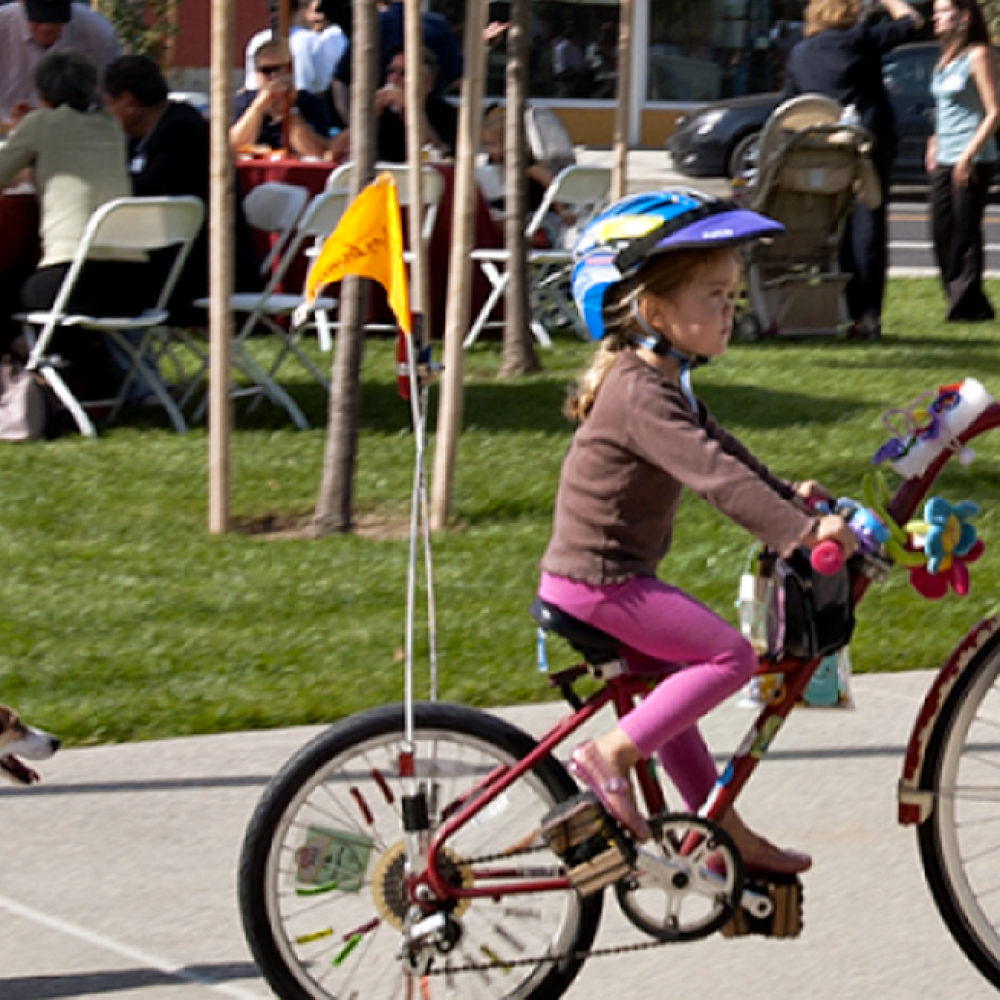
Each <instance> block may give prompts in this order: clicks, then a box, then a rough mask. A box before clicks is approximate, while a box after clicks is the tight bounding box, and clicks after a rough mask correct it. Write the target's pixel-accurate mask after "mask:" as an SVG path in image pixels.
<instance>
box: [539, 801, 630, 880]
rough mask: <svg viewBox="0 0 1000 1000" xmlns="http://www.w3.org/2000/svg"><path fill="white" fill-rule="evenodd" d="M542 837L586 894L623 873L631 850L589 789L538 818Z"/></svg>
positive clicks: (567, 872) (568, 874)
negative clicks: (540, 820)
mask: <svg viewBox="0 0 1000 1000" xmlns="http://www.w3.org/2000/svg"><path fill="white" fill-rule="evenodd" d="M541 834H542V838H543V839H544V840H545V842H546V843H547V844H548V846H549V847H550V849H551V850H552V851H553V852H554V853H556V854H558V855H559V857H560V858H562V860H563V861H564V862H565V864H566V874H567V876H568V877H569V880H570V881H571V882H572V883H573V887H574V888H575V889H576V890H577V892H579V893H580V895H581V896H589V895H591V893H594V892H598V891H599V890H601V889H603V888H604V887H605V886H608V885H611V884H612V883H613V882H617V881H618V880H619V879H620V878H623V877H624V876H625V875H627V874H628V873H629V872H630V871H631V869H632V864H633V862H634V860H635V855H634V851H633V850H632V848H631V847H630V846H629V844H628V843H627V842H626V841H625V839H624V838H623V837H622V835H621V832H620V831H619V830H618V829H617V828H616V827H615V825H614V824H613V823H612V821H611V819H610V818H609V816H608V815H607V813H605V811H604V810H603V809H602V808H601V805H600V803H599V802H598V801H597V798H596V797H595V796H594V794H593V793H592V792H583V793H581V794H580V795H574V796H573V797H572V798H570V799H567V800H566V801H565V802H561V803H560V804H559V805H558V806H556V807H555V809H552V810H551V811H550V812H548V813H547V814H546V815H545V817H544V818H543V819H542V825H541Z"/></svg>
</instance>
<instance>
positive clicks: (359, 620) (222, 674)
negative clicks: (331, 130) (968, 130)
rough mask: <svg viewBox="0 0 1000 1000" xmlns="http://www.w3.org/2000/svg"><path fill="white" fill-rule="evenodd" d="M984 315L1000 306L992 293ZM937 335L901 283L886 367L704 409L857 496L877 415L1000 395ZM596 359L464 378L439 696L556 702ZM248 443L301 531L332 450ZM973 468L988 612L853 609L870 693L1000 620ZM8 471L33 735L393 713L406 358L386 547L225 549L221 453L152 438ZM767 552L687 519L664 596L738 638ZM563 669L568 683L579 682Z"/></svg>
mask: <svg viewBox="0 0 1000 1000" xmlns="http://www.w3.org/2000/svg"><path fill="white" fill-rule="evenodd" d="M991 292H992V295H993V298H994V300H1000V288H998V287H993V288H992V289H991ZM943 314H944V307H943V301H942V296H941V293H940V291H939V288H938V286H937V285H936V283H934V282H932V281H930V280H895V281H893V282H892V283H891V285H890V294H889V303H888V310H887V315H886V318H885V320H886V322H885V327H886V339H885V340H884V341H883V342H882V343H880V344H856V343H848V342H845V341H843V340H836V341H834V340H825V339H818V340H815V341H813V342H794V343H792V342H765V343H757V344H737V345H734V347H733V348H732V349H731V351H730V352H729V354H728V355H727V356H726V357H725V358H724V359H722V360H721V361H720V362H717V363H714V364H712V365H711V366H709V367H708V368H706V369H703V370H702V371H699V372H698V374H697V376H696V384H697V387H698V390H699V392H700V394H701V395H703V397H704V398H705V399H706V401H707V402H708V404H709V406H710V407H711V409H712V410H713V412H714V414H715V415H716V416H717V417H718V418H719V420H720V421H721V422H722V423H723V424H724V425H726V426H727V427H729V428H730V429H731V430H733V431H734V432H735V433H737V434H738V435H740V436H741V437H743V438H744V439H745V440H746V441H747V442H748V443H749V444H750V445H751V447H752V448H753V449H754V451H755V452H756V453H757V454H759V455H760V456H761V458H763V459H764V460H765V461H766V462H768V464H770V465H771V466H772V467H773V468H774V469H775V470H776V471H777V472H779V473H780V474H782V475H786V476H788V477H791V478H805V477H814V478H817V479H820V480H821V481H823V482H824V483H826V484H827V485H828V486H829V487H830V488H831V489H832V490H833V491H834V492H836V493H840V494H847V495H855V496H859V495H860V491H861V481H862V477H863V475H864V473H865V471H866V470H867V469H868V468H869V467H870V456H871V455H872V454H873V453H874V451H875V450H876V448H877V447H878V446H879V445H880V444H881V443H882V441H883V440H884V439H885V436H886V435H885V432H884V429H883V427H882V425H881V420H880V417H881V414H882V412H883V411H884V410H886V409H887V408H889V407H891V406H899V405H903V404H906V403H908V402H909V401H910V400H912V399H913V398H914V397H915V396H916V395H917V394H918V393H919V392H921V391H923V390H925V389H930V388H934V387H936V386H937V385H939V384H943V383H948V382H952V381H957V380H959V379H961V378H962V377H964V376H966V375H973V376H975V377H977V378H979V379H980V380H981V381H982V382H984V383H985V385H986V386H987V387H988V388H990V389H992V390H993V391H994V392H1000V326H997V325H995V324H982V325H979V326H971V325H970V326H963V325H951V326H948V325H945V324H944V323H942V322H941V317H942V316H943ZM590 350H591V349H590V348H589V347H588V346H587V345H584V344H580V343H578V342H561V343H559V344H557V346H556V347H555V348H553V349H552V350H551V351H546V352H543V354H542V362H543V364H544V366H545V372H544V373H543V374H541V375H540V376H536V377H532V378H524V379H518V380H513V381H504V382H501V381H498V380H497V379H496V378H495V375H494V373H495V370H496V367H497V364H498V361H499V349H498V347H497V346H496V345H486V344H484V345H477V347H476V348H474V349H473V350H472V351H471V352H470V354H469V355H468V356H467V372H466V374H467V390H466V414H465V430H464V434H463V437H462V442H461V450H460V455H459V463H458V478H457V483H456V492H455V498H456V511H455V515H456V526H455V528H454V529H453V530H451V531H449V532H447V533H445V534H442V535H441V536H439V537H437V538H436V540H435V544H434V558H435V570H436V583H437V595H436V596H437V605H438V633H439V637H438V647H439V657H440V678H441V681H440V684H441V695H442V697H445V698H448V699H454V700H462V701H467V702H470V703H474V704H479V705H491V704H504V703H512V702H517V701H524V700H531V699H544V698H548V697H551V694H550V693H549V691H548V689H547V687H546V685H545V683H544V680H543V679H542V678H541V677H540V676H539V675H538V674H537V672H536V669H535V665H534V627H533V623H532V622H531V620H530V618H529V616H528V614H527V606H528V604H529V602H530V600H531V597H532V595H533V592H534V587H535V583H536V580H537V560H538V558H539V557H540V555H541V553H542V551H543V549H544V547H545V543H546V540H547V537H548V532H549V522H550V516H551V507H552V499H553V496H554V493H555V489H556V481H557V477H558V472H559V465H560V461H561V459H562V455H563V453H564V451H565V448H566V446H567V443H568V441H569V436H570V433H571V428H570V426H569V425H568V424H567V423H566V422H565V421H564V419H563V418H562V417H561V415H560V412H559V408H560V404H561V402H562V400H563V398H564V396H565V393H566V389H567V386H568V384H569V383H570V382H571V381H572V378H573V376H574V375H575V373H576V372H577V371H578V370H579V369H580V368H581V367H582V366H583V365H584V364H586V361H587V358H588V357H589V354H590ZM291 388H292V390H293V392H294V393H295V395H296V396H297V398H298V399H299V400H300V401H301V402H302V403H303V405H304V407H305V409H306V410H307V412H308V413H309V415H310V417H311V419H312V420H313V422H314V424H315V425H316V426H317V427H318V428H322V427H323V422H324V417H323V411H324V399H323V398H322V394H321V393H320V392H319V391H318V390H315V389H313V388H310V387H309V386H307V385H306V384H305V383H304V382H303V383H301V384H297V385H296V384H292V385H291ZM436 396H437V393H436V391H432V406H433V404H434V402H435V400H436ZM238 424H239V429H238V430H237V432H236V434H235V436H234V441H233V509H234V512H235V514H236V517H237V518H238V520H239V522H240V523H241V524H243V525H248V524H256V525H260V524H262V523H266V522H267V521H268V520H270V519H273V520H275V521H276V522H279V523H283V522H285V521H286V520H288V519H290V518H292V519H293V518H295V517H296V516H302V515H306V514H308V512H309V511H310V510H311V508H312V505H313V503H314V501H315V496H316V491H317V488H318V483H319V477H320V470H321V464H322V457H323V447H324V431H323V430H322V429H317V430H314V431H309V432H304V433H303V432H299V431H295V430H292V429H290V428H289V427H288V426H287V424H286V421H285V420H284V419H283V415H282V414H278V413H273V412H268V410H267V407H261V408H260V409H259V410H258V411H257V413H255V414H254V415H253V417H251V418H244V417H242V416H241V417H240V418H239V421H238ZM429 426H430V427H431V428H432V429H433V427H434V426H435V415H434V414H433V413H432V415H431V418H430V422H429ZM431 447H432V448H433V441H432V442H431ZM977 450H978V451H979V455H978V458H977V460H976V462H975V463H974V465H972V466H971V468H959V467H958V464H957V463H953V464H954V466H955V468H954V469H952V470H951V472H950V473H949V474H948V475H947V476H946V477H945V478H944V479H943V481H942V483H941V484H940V490H939V492H941V494H942V495H944V496H946V497H948V498H949V499H950V500H952V501H956V500H961V499H972V500H975V501H977V502H978V503H979V504H981V506H982V507H983V513H982V515H981V517H980V518H979V520H978V522H977V523H978V526H979V529H980V531H981V534H982V536H983V538H984V539H985V541H986V543H987V552H986V555H985V556H984V558H983V559H982V560H981V561H980V562H979V563H978V564H976V565H975V566H974V567H973V569H972V574H973V588H972V593H971V595H970V596H969V597H967V598H965V599H964V600H963V599H959V598H955V597H951V598H948V599H947V600H945V601H941V602H937V603H930V602H927V601H924V600H922V599H920V598H919V597H918V596H917V595H916V594H915V592H913V591H912V590H911V589H910V587H909V585H908V583H907V580H906V576H905V574H904V573H903V572H902V571H897V572H896V573H895V574H894V575H893V577H892V579H891V580H890V582H889V584H888V586H886V587H885V588H882V589H873V590H872V591H870V593H869V596H868V597H867V598H866V600H865V602H864V604H863V605H862V607H861V610H860V613H859V618H860V620H859V627H858V631H857V635H856V639H855V642H854V644H853V646H852V654H853V660H854V665H855V669H857V670H860V671H876V670H878V671H881V670H906V669H911V668H917V667H933V666H936V665H938V664H939V663H940V662H941V661H942V659H943V658H944V657H945V656H946V655H947V653H948V651H949V650H950V649H951V648H952V647H953V646H954V644H955V643H956V642H957V641H958V640H959V639H960V637H961V636H962V635H963V634H964V632H965V631H966V630H967V629H968V628H969V627H970V626H971V625H972V624H973V623H974V622H976V621H977V620H978V619H980V618H981V617H983V616H984V615H986V614H988V613H990V612H991V611H992V610H993V608H994V605H995V603H996V597H995V593H996V588H995V583H996V581H997V578H998V565H1000V529H998V524H997V521H998V519H1000V513H998V510H997V508H996V505H995V504H994V503H993V502H992V501H993V500H994V498H995V497H996V496H997V495H998V488H997V487H998V480H1000V465H998V456H1000V442H998V443H997V445H991V443H990V442H988V441H983V442H981V444H980V447H979V448H978V449H977ZM3 456H4V475H3V479H2V485H0V500H2V509H3V516H2V518H0V547H2V552H3V557H4V564H5V566H6V568H7V572H6V584H5V586H4V588H3V594H4V600H3V603H2V607H0V701H3V702H6V703H10V704H12V705H15V706H17V707H18V708H19V709H20V710H21V711H22V712H23V713H24V714H25V715H27V716H28V717H29V718H31V719H32V720H33V721H34V722H36V723H37V724H39V725H42V726H44V727H46V728H48V729H51V730H52V731H54V732H57V733H59V734H60V735H61V736H63V737H64V738H66V739H67V740H68V741H69V742H71V743H77V744H84V743H96V742H108V741H118V740H128V739H151V738H157V737H164V736H176V735H184V734H192V733H208V732H218V731H224V730H238V729H249V728H255V727H268V726H279V725H291V724H300V723H310V722H321V721H329V720H333V719H335V718H338V717H341V716H344V715H347V714H350V713H352V712H355V711H357V710H359V709H361V708H364V707H366V706H369V705H373V704H376V703H379V702H383V701H387V700H395V699H398V698H400V697H401V694H402V645H403V629H404V617H405V614H404V612H405V593H406V567H407V559H408V544H407V543H406V542H405V541H400V540H394V539H392V538H386V537H385V535H386V534H387V532H385V531H380V530H379V528H378V525H379V524H380V523H383V522H385V523H388V524H390V525H398V524H400V523H405V521H406V518H407V514H408V504H409V496H410V486H411V475H412V465H413V442H412V438H411V436H410V433H409V412H408V409H407V407H406V406H405V405H404V404H403V403H402V401H401V400H399V398H398V397H397V395H396V389H395V377H394V372H393V358H392V348H391V345H390V344H389V343H387V342H373V343H371V345H370V348H369V351H368V354H367V356H366V359H365V367H364V403H363V416H362V440H361V447H360V467H359V470H358V481H357V498H358V512H359V516H360V517H361V518H362V521H363V523H364V524H373V525H374V529H373V530H372V531H371V532H370V533H369V534H366V535H365V536H363V537H355V536H349V537H339V536H338V537H333V538H326V539H322V540H318V541H309V540H303V539H295V538H287V537H285V538H272V537H268V536H266V535H264V534H262V533H260V532H250V531H242V532H239V533H234V534H232V535H229V536H226V537H213V536H210V535H209V534H208V531H207V440H206V435H205V432H204V430H203V429H198V430H194V431H192V432H191V433H189V434H187V435H185V436H178V435H175V434H174V433H173V432H172V431H170V430H169V429H168V427H167V424H166V421H164V420H159V419H156V418H151V417H147V418H144V419H143V420H142V421H140V420H134V421H126V422H123V423H120V424H119V425H117V426H114V427H112V428H110V429H109V430H108V431H106V432H105V433H104V435H103V436H102V438H101V439H100V440H99V441H97V442H91V441H85V440H82V439H80V438H78V437H76V436H67V437H63V438H61V439H59V440H56V441H53V442H48V443H44V444H37V445H32V446H7V447H6V448H4V450H3ZM890 481H894V477H893V476H892V474H891V473H890ZM749 542H750V540H749V538H748V537H747V536H746V535H745V534H743V533H742V532H741V531H740V530H739V529H738V528H736V527H735V526H733V525H731V524H730V523H729V522H728V521H726V520H725V519H723V518H722V517H721V516H719V515H718V514H716V513H715V512H714V511H713V510H711V509H710V508H709V507H707V506H706V505H705V504H704V503H703V502H701V501H699V500H697V499H694V498H690V497H689V498H686V499H685V501H684V507H683V510H682V512H681V517H680V519H679V521H678V526H677V537H676V543H675V550H674V552H672V553H671V554H670V556H668V558H667V560H666V561H665V563H664V565H663V574H664V576H665V577H667V578H669V579H670V580H672V581H674V582H676V583H678V584H680V585H681V586H684V587H686V588H687V589H689V590H690V591H691V592H693V593H694V594H696V595H698V596H699V597H701V598H702V599H704V600H705V601H707V602H708V603H710V604H712V605H713V606H714V607H716V608H718V609H719V610H720V611H721V612H722V613H723V614H725V615H727V616H728V617H730V618H731V619H734V618H735V615H734V609H733V601H734V597H735V593H736V586H737V579H738V576H739V574H740V572H741V571H742V569H743V564H744V561H745V558H746V553H747V549H748V546H749ZM420 602H421V603H419V607H420V608H421V610H422V608H423V604H422V595H421V598H420ZM423 622H424V618H423V616H422V615H421V618H420V625H419V627H418V630H417V638H418V648H417V650H416V663H417V674H418V679H419V684H420V687H419V690H420V692H421V693H423V692H425V691H426V677H427V657H426V634H425V630H424V627H423ZM553 652H554V657H553V659H554V661H555V662H556V663H557V664H558V663H561V662H563V661H565V662H567V663H568V662H569V661H570V656H569V654H568V653H566V652H565V651H563V650H554V651H553Z"/></svg>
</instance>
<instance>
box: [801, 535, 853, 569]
mask: <svg viewBox="0 0 1000 1000" xmlns="http://www.w3.org/2000/svg"><path fill="white" fill-rule="evenodd" d="M809 561H810V562H811V563H812V567H813V569H814V570H816V572H817V573H822V574H823V575H824V576H832V575H833V574H834V573H836V572H837V571H838V570H839V569H840V567H841V566H843V565H844V550H843V549H842V548H841V547H840V545H839V543H837V542H835V541H833V540H832V539H827V540H826V541H825V542H820V543H819V545H817V546H816V548H814V549H813V550H812V556H811V557H810V560H809Z"/></svg>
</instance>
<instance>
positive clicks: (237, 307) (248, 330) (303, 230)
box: [192, 185, 346, 430]
mask: <svg viewBox="0 0 1000 1000" xmlns="http://www.w3.org/2000/svg"><path fill="white" fill-rule="evenodd" d="M261 186H263V185H261ZM244 204H245V203H244ZM345 207H346V200H345V199H344V197H343V196H342V194H341V193H340V192H339V191H321V192H320V193H319V194H318V195H316V196H315V197H314V198H313V199H312V200H311V201H309V203H308V205H307V206H306V208H305V211H303V212H302V213H301V215H300V216H299V217H298V221H297V222H295V224H294V225H293V228H292V230H291V232H290V233H289V234H288V238H287V239H285V240H284V242H283V244H282V245H281V247H280V252H279V254H278V256H277V258H276V259H275V260H274V261H273V262H272V265H271V268H270V275H269V276H268V279H267V282H266V284H265V286H264V289H263V291H261V292H237V293H236V294H234V295H233V296H232V297H231V298H230V300H229V305H230V308H231V309H232V310H233V312H234V313H237V314H240V315H243V316H245V317H246V318H245V319H244V320H243V323H242V324H241V325H240V328H239V330H238V331H237V333H236V335H235V337H234V338H233V343H232V345H231V350H230V357H231V360H232V364H233V367H234V368H235V369H236V370H238V371H240V372H241V373H242V374H243V376H244V378H246V379H247V381H248V383H249V384H248V385H247V386H245V387H239V388H238V387H235V386H234V387H233V388H232V389H231V390H230V391H231V392H232V395H233V396H237V397H238V396H246V395H254V396H257V397H259V398H264V397H266V398H268V399H270V400H271V401H272V402H273V403H275V404H276V405H278V406H282V407H284V408H285V410H287V411H288V415H289V416H290V417H291V418H292V421H293V423H294V424H295V425H296V426H297V427H299V428H300V429H302V430H305V429H306V428H308V426H309V422H308V421H307V420H306V418H305V414H303V412H302V410H301V408H300V407H299V405H298V404H297V403H296V402H295V400H294V399H292V397H291V396H290V395H289V394H288V393H287V392H286V391H285V390H284V389H283V388H282V387H281V386H280V385H279V384H278V382H277V380H276V376H277V374H278V370H279V368H281V366H282V364H283V363H284V361H285V359H286V358H287V357H289V356H290V355H291V356H294V357H295V358H296V360H297V361H298V362H299V363H300V364H301V365H302V367H303V368H304V369H305V370H306V371H307V372H309V374H310V375H311V376H312V377H313V378H314V379H315V380H316V382H317V383H318V384H319V385H320V386H322V388H323V389H325V390H326V391H329V388H330V383H329V380H328V379H327V377H326V375H325V374H324V373H323V372H321V371H320V370H319V368H317V367H316V365H315V364H314V363H313V362H312V360H311V359H310V358H309V356H308V355H307V354H306V353H305V352H304V351H303V350H302V347H301V345H300V343H299V341H300V338H301V336H302V333H303V330H304V327H296V326H295V325H294V324H293V323H292V322H291V317H292V314H293V313H294V312H295V310H296V309H297V308H298V307H299V305H301V304H302V302H303V301H304V295H303V292H302V291H301V290H300V291H296V292H284V291H279V289H280V288H281V284H282V280H283V279H284V277H285V275H286V273H287V272H288V269H289V267H290V266H291V264H292V262H293V261H294V260H295V259H296V257H297V256H298V255H299V254H300V253H301V252H303V251H304V249H305V248H306V246H307V245H309V244H312V243H316V242H317V241H322V240H324V239H325V238H326V237H327V236H328V235H329V234H330V233H331V232H333V230H334V229H335V228H336V226H337V223H338V222H339V221H340V217H341V216H342V215H343V213H344V209H345ZM336 304H337V303H336V300H335V299H331V298H328V297H325V296H321V297H320V298H319V299H317V300H316V305H315V308H316V310H317V312H324V313H325V312H328V311H329V310H331V309H333V308H334V307H335V306H336ZM195 305H197V306H200V307H202V308H205V309H207V308H208V306H209V299H207V298H205V299H198V300H197V301H196V302H195ZM279 320H284V323H282V322H279ZM259 326H263V327H265V328H266V329H267V330H269V331H270V332H271V333H272V334H274V336H275V337H277V338H278V352H277V354H276V356H275V359H274V361H273V363H272V364H271V366H270V368H268V369H265V368H264V367H263V366H262V365H259V364H258V363H257V362H256V361H255V360H254V359H253V357H252V356H251V354H250V352H249V350H248V349H247V348H248V341H249V338H250V336H251V335H252V334H253V332H254V331H255V330H256V329H257V328H258V327H259ZM192 346H193V345H192ZM205 405H206V401H205V400H204V399H203V400H202V401H201V403H200V404H199V406H198V408H197V410H196V414H195V419H200V417H201V416H202V415H203V413H204V410H205Z"/></svg>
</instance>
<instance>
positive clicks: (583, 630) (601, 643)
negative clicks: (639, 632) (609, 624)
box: [531, 597, 622, 667]
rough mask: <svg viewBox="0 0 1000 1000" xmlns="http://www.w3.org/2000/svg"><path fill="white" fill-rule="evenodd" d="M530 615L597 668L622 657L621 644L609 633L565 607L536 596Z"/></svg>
mask: <svg viewBox="0 0 1000 1000" xmlns="http://www.w3.org/2000/svg"><path fill="white" fill-rule="evenodd" d="M531 617H532V618H534V619H535V621H536V622H538V624H539V625H540V626H541V627H542V628H543V629H545V631H546V632H553V633H554V634H555V635H558V636H559V637H560V638H562V639H565V640H566V641H567V642H568V643H569V644H570V645H571V646H572V647H573V648H574V649H575V650H576V651H577V652H578V653H580V655H581V656H583V658H584V659H585V660H586V661H587V662H588V663H589V664H590V665H591V666H594V667H599V666H601V664H603V663H610V662H611V661H613V660H620V659H621V657H622V654H621V643H620V642H619V641H618V640H617V639H616V638H615V637H614V636H611V635H608V633H607V632H602V631H601V630H600V629H599V628H594V626H593V625H588V624H586V622H582V621H580V619H579V618H574V617H573V616H572V615H568V614H566V612H565V611H563V610H562V608H558V607H556V605H554V604H549V602H548V601H544V600H542V598H540V597H536V598H535V599H534V600H533V601H532V602H531Z"/></svg>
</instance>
